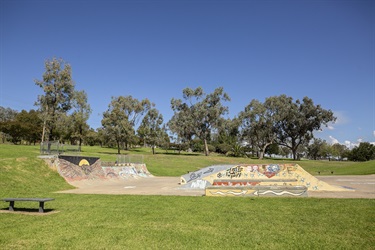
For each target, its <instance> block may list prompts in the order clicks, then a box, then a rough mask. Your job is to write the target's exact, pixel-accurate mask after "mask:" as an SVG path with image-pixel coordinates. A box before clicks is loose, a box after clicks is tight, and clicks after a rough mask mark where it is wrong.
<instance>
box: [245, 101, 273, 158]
mask: <svg viewBox="0 0 375 250" xmlns="http://www.w3.org/2000/svg"><path fill="white" fill-rule="evenodd" d="M239 119H240V120H241V138H242V139H243V140H245V141H247V142H248V143H249V144H252V145H253V146H256V147H257V151H258V157H259V159H263V157H264V154H265V152H266V149H267V147H268V146H270V145H271V144H273V143H275V142H276V138H277V134H276V129H275V124H276V119H277V116H276V115H275V112H274V111H273V110H272V102H269V101H268V100H267V99H266V101H265V103H261V102H259V101H258V100H255V99H254V100H252V101H251V102H250V103H249V104H248V105H247V106H246V107H245V109H244V111H241V112H240V114H239Z"/></svg>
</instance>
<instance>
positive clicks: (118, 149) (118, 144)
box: [117, 141, 120, 154]
mask: <svg viewBox="0 0 375 250" xmlns="http://www.w3.org/2000/svg"><path fill="white" fill-rule="evenodd" d="M117 153H118V154H120V142H119V141H117Z"/></svg>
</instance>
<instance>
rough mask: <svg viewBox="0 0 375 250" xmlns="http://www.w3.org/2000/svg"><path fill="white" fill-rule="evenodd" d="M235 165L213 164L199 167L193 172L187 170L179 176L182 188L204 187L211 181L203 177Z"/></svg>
mask: <svg viewBox="0 0 375 250" xmlns="http://www.w3.org/2000/svg"><path fill="white" fill-rule="evenodd" d="M234 166H235V165H215V166H209V167H206V168H202V169H199V170H197V171H194V172H189V173H187V174H185V175H183V176H181V181H180V183H181V185H182V186H181V187H182V188H193V189H205V188H206V187H207V186H210V185H211V183H210V182H208V181H206V180H205V179H204V178H206V177H208V176H211V175H215V174H216V173H218V172H220V171H223V170H226V169H228V168H231V167H234Z"/></svg>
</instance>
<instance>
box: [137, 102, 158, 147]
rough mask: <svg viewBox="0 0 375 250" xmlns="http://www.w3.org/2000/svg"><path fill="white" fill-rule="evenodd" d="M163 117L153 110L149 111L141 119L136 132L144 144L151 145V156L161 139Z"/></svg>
mask: <svg viewBox="0 0 375 250" xmlns="http://www.w3.org/2000/svg"><path fill="white" fill-rule="evenodd" d="M162 124H163V115H162V114H159V111H158V110H157V109H155V108H152V109H150V110H149V111H148V112H147V114H146V115H145V116H144V117H143V120H142V122H141V125H140V126H139V128H138V130H137V132H138V135H139V136H140V137H141V138H142V139H143V141H144V143H147V144H149V145H151V148H152V154H155V147H156V146H157V145H158V143H161V142H162V139H163V126H162Z"/></svg>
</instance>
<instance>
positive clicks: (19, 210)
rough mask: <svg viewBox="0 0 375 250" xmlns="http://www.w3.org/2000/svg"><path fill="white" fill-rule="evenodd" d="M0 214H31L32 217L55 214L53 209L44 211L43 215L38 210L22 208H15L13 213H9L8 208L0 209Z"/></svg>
mask: <svg viewBox="0 0 375 250" xmlns="http://www.w3.org/2000/svg"><path fill="white" fill-rule="evenodd" d="M0 212H1V213H15V214H16V213H22V214H32V215H46V214H51V213H55V212H57V211H56V210H55V209H50V208H48V209H44V212H43V213H40V212H39V209H38V208H23V207H19V208H17V207H15V208H14V211H10V210H9V208H8V207H7V208H1V209H0Z"/></svg>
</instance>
